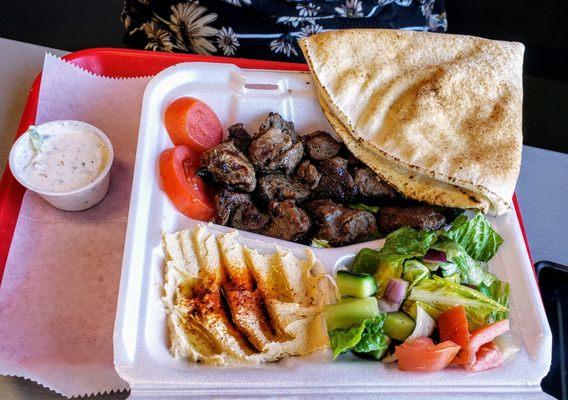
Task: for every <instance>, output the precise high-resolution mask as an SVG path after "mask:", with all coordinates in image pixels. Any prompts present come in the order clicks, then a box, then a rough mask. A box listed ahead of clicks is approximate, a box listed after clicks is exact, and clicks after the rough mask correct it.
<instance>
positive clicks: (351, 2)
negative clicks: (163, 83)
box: [121, 0, 448, 61]
mask: <svg viewBox="0 0 568 400" xmlns="http://www.w3.org/2000/svg"><path fill="white" fill-rule="evenodd" d="M123 1H124V5H123V10H122V13H121V19H122V23H123V25H124V27H125V29H126V30H127V33H128V34H127V35H125V40H126V42H127V44H128V45H129V46H132V47H138V48H141V49H147V50H159V51H176V52H189V53H198V54H207V55H209V54H222V55H225V56H239V57H246V58H255V59H274V60H285V61H304V60H303V58H302V53H301V51H300V48H299V47H298V39H301V38H304V37H308V36H311V35H314V34H317V33H319V32H324V31H329V30H333V29H347V28H390V29H392V28H398V29H406V30H423V31H434V32H445V31H446V29H447V26H448V23H447V19H446V13H445V8H444V0H325V1H323V0H319V1H318V0H271V1H267V0H222V1H220V0H123Z"/></svg>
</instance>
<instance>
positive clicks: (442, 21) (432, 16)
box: [420, 0, 448, 32]
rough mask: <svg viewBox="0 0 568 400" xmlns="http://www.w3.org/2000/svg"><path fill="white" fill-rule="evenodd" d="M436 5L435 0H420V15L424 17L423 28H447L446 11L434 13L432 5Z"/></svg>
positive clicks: (432, 29)
mask: <svg viewBox="0 0 568 400" xmlns="http://www.w3.org/2000/svg"><path fill="white" fill-rule="evenodd" d="M435 5H436V0H420V10H421V11H422V15H424V17H426V26H425V27H424V30H425V31H426V30H431V31H439V30H442V31H444V32H445V31H446V30H447V29H448V20H447V18H446V12H445V11H444V12H443V13H441V14H437V13H434V6H435Z"/></svg>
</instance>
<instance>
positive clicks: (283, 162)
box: [249, 113, 304, 175]
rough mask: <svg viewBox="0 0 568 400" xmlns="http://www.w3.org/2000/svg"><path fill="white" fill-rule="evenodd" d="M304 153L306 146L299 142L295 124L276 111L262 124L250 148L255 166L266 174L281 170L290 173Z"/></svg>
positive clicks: (250, 155) (250, 154)
mask: <svg viewBox="0 0 568 400" xmlns="http://www.w3.org/2000/svg"><path fill="white" fill-rule="evenodd" d="M303 155H304V146H303V145H302V143H301V142H298V135H297V134H296V131H294V124H292V123H291V122H286V121H284V120H283V119H282V117H281V116H280V115H279V114H274V113H270V114H269V116H268V118H267V119H266V122H265V123H264V124H262V125H261V127H260V130H259V133H258V134H257V135H256V136H255V138H254V140H253V141H252V143H251V145H250V148H249V157H250V159H251V161H252V163H253V165H254V167H255V168H256V169H257V170H258V171H259V172H262V173H266V174H267V173H273V172H281V173H284V174H286V175H289V174H290V173H292V171H294V169H295V168H296V166H297V165H298V163H299V162H300V160H301V159H302V156H303Z"/></svg>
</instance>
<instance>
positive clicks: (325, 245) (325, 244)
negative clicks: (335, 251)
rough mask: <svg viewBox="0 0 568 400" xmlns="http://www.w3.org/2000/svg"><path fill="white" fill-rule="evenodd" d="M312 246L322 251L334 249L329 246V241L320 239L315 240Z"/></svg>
mask: <svg viewBox="0 0 568 400" xmlns="http://www.w3.org/2000/svg"><path fill="white" fill-rule="evenodd" d="M310 246H312V247H316V248H320V249H328V248H331V247H333V246H332V245H330V244H329V241H328V240H325V239H318V238H313V239H312V242H311V243H310Z"/></svg>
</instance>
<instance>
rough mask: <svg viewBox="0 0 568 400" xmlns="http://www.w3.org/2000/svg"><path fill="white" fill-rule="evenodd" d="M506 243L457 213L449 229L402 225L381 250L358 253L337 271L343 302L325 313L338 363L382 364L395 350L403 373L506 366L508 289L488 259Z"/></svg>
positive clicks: (481, 221)
mask: <svg viewBox="0 0 568 400" xmlns="http://www.w3.org/2000/svg"><path fill="white" fill-rule="evenodd" d="M502 243H503V239H502V238H501V236H500V235H499V234H498V233H497V232H496V231H495V230H494V229H493V228H492V226H491V224H490V223H489V221H488V220H487V219H486V218H485V217H484V216H483V214H481V213H477V214H475V215H474V216H473V217H471V218H469V217H468V216H466V215H465V214H462V215H460V216H459V217H457V218H456V219H455V220H454V221H453V223H452V224H451V226H450V228H449V229H448V230H438V231H420V230H416V229H413V228H410V227H403V228H400V229H398V230H397V231H395V232H392V233H391V234H389V235H388V236H387V237H386V241H385V243H384V246H383V247H382V248H381V249H370V248H364V249H362V250H360V251H359V253H358V254H357V255H356V257H355V259H354V261H353V262H352V264H351V265H350V266H349V269H348V270H346V271H339V272H338V273H337V276H336V283H337V286H338V289H339V291H340V293H341V295H342V299H341V300H340V301H339V302H338V303H336V304H333V305H330V306H327V307H326V309H325V317H326V322H327V326H328V333H329V337H330V344H331V348H332V351H333V356H334V358H336V357H338V356H339V355H341V354H343V353H347V352H352V353H354V354H356V355H358V356H363V357H366V358H371V359H376V360H380V359H382V358H383V357H385V355H387V354H389V352H390V353H391V354H390V355H388V357H387V359H389V360H390V361H393V360H397V359H398V362H399V368H400V369H405V370H422V371H430V370H438V369H441V368H445V367H446V366H448V365H449V364H458V365H461V366H463V367H464V368H466V369H468V370H480V369H487V368H494V367H496V366H499V365H501V364H502V362H503V361H504V359H503V354H504V351H503V349H501V348H499V347H498V346H497V345H496V344H495V343H493V342H492V340H493V339H495V338H496V337H497V336H500V335H501V334H502V333H503V332H505V331H506V330H508V319H507V318H508V313H509V284H508V283H507V282H503V281H501V280H499V279H498V278H497V277H496V276H495V275H493V274H492V273H490V272H489V271H488V268H487V262H488V261H489V260H491V259H492V258H493V256H494V255H495V253H497V251H498V249H499V247H500V246H501V244H502ZM435 342H438V343H435ZM499 342H503V341H499ZM392 349H394V351H391V350H392ZM509 353H510V351H508V352H507V354H509ZM433 354H434V355H436V356H435V357H434V359H435V360H434V361H436V362H437V363H438V364H436V365H431V364H432V355H433ZM439 354H442V355H443V357H441V356H439ZM488 360H489V361H488Z"/></svg>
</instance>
